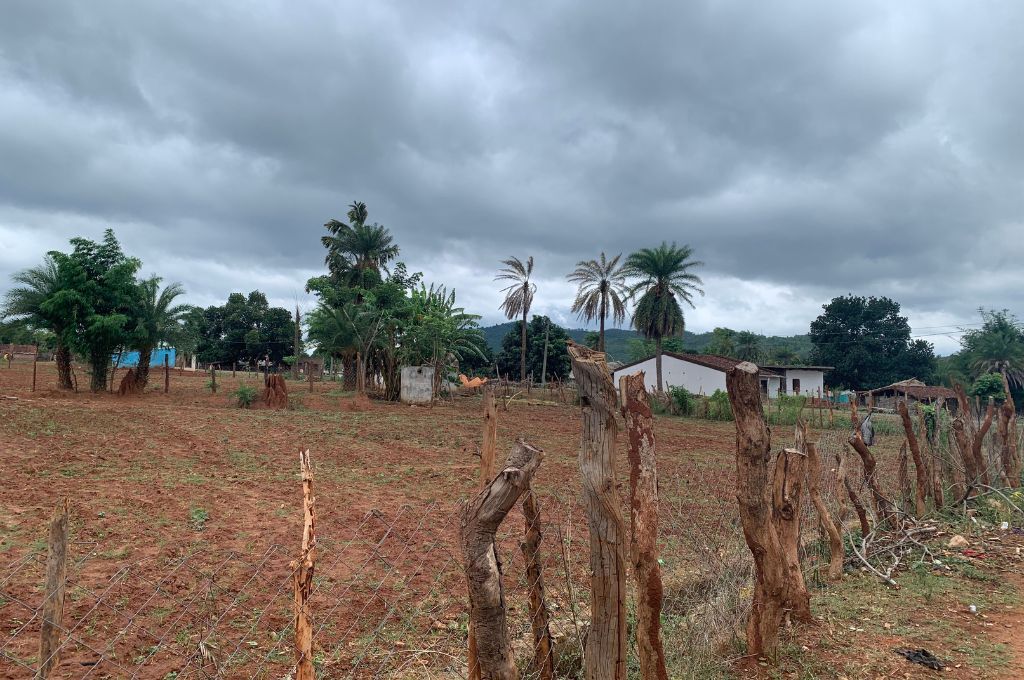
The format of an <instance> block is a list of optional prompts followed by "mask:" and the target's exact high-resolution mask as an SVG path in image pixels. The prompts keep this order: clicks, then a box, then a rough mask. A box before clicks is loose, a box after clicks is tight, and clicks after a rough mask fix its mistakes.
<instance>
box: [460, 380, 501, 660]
mask: <svg viewBox="0 0 1024 680" xmlns="http://www.w3.org/2000/svg"><path fill="white" fill-rule="evenodd" d="M483 390H484V398H483V402H484V432H483V441H482V442H481V444H480V484H479V488H480V489H484V488H486V486H487V485H488V484H490V482H491V480H492V479H494V475H495V470H494V468H495V466H496V465H497V460H496V456H497V453H496V451H497V446H498V408H497V404H496V403H495V401H494V390H493V388H490V387H486V386H485V387H484V388H483ZM467 642H468V668H469V680H479V678H480V664H479V662H478V661H477V650H476V632H475V631H474V630H473V626H472V622H471V623H470V626H469V635H468V640H467Z"/></svg>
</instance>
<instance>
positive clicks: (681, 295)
mask: <svg viewBox="0 0 1024 680" xmlns="http://www.w3.org/2000/svg"><path fill="white" fill-rule="evenodd" d="M692 258H693V249H692V248H690V246H688V245H684V246H677V245H676V244H675V243H673V244H672V245H671V246H670V245H668V244H667V243H664V242H663V243H662V244H661V245H660V246H658V247H657V248H644V249H642V250H638V251H637V252H635V253H633V254H632V255H630V256H629V258H628V259H627V260H626V265H625V273H626V275H627V276H631V277H636V278H638V279H639V280H638V281H637V282H636V283H634V284H633V285H632V286H631V287H630V289H629V297H630V299H634V300H636V303H635V306H634V311H633V327H634V328H635V329H636V330H637V331H639V332H640V333H641V334H642V335H643V336H644V337H646V338H650V339H653V340H654V343H655V357H656V359H655V363H656V367H657V369H656V370H657V375H658V391H659V392H661V391H663V382H662V373H661V355H662V349H663V348H662V345H663V342H664V338H666V337H669V336H680V337H681V336H682V334H683V330H684V327H685V319H684V317H683V309H682V307H681V306H680V302H684V303H686V304H688V305H690V307H693V294H694V293H700V294H701V295H703V294H704V291H703V290H702V289H701V288H700V286H701V285H703V282H702V281H701V280H700V277H699V276H697V275H696V274H694V273H693V270H694V269H696V268H697V267H700V266H702V265H703V263H702V262H699V261H697V260H694V259H692Z"/></svg>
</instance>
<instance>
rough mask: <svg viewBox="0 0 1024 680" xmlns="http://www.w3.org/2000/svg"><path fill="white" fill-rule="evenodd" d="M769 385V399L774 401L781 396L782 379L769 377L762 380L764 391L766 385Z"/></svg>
mask: <svg viewBox="0 0 1024 680" xmlns="http://www.w3.org/2000/svg"><path fill="white" fill-rule="evenodd" d="M765 383H767V384H768V398H769V399H774V398H776V397H777V396H779V386H780V385H781V384H782V378H779V377H774V376H767V377H762V378H761V384H762V389H763V387H764V384H765Z"/></svg>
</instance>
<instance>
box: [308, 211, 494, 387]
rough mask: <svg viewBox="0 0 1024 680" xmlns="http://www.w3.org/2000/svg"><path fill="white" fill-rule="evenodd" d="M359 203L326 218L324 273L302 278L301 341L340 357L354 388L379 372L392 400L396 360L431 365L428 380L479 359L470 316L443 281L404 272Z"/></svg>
mask: <svg viewBox="0 0 1024 680" xmlns="http://www.w3.org/2000/svg"><path fill="white" fill-rule="evenodd" d="M368 217H369V214H368V211H367V208H366V205H365V204H364V203H359V202H356V203H353V204H352V205H351V206H350V208H349V211H348V222H347V223H345V222H341V221H338V220H331V221H330V222H328V223H327V224H326V225H325V227H326V228H327V231H328V235H327V236H324V237H323V239H322V243H323V245H324V247H325V248H326V249H327V255H326V257H325V264H326V265H327V269H328V273H327V274H325V275H323V276H318V277H314V278H312V279H310V280H309V281H308V282H307V284H306V290H307V291H308V292H310V293H313V294H314V295H315V296H316V297H317V306H316V308H315V309H314V310H313V311H312V312H311V313H310V314H309V315H308V317H307V322H308V331H309V339H310V340H311V341H312V342H313V343H315V344H316V346H317V347H318V349H319V351H320V352H321V353H322V354H323V355H324V356H331V357H336V358H337V359H340V360H341V362H342V365H343V366H344V367H345V374H346V376H353V377H354V378H355V380H354V382H355V387H356V390H357V391H358V392H360V393H363V392H365V389H366V380H367V378H375V377H379V378H380V380H381V383H382V386H383V392H384V396H385V398H387V399H397V398H398V395H399V391H400V383H399V381H400V376H401V372H400V368H401V366H402V365H429V366H433V367H434V369H435V370H434V376H435V386H439V385H440V382H441V380H443V379H444V378H451V377H454V372H455V370H457V369H458V368H460V367H461V365H462V364H463V363H472V362H474V361H475V362H481V361H486V360H487V354H486V343H485V342H484V337H483V333H482V332H481V331H480V328H479V325H478V324H477V321H478V319H479V317H478V316H476V315H474V314H469V313H467V312H466V311H465V310H464V309H463V308H462V307H459V306H458V304H457V303H456V300H455V291H454V290H451V291H449V290H448V289H447V288H446V287H445V286H435V285H430V286H427V285H426V284H424V283H423V282H422V280H421V279H422V275H421V274H419V273H415V274H409V273H408V271H407V269H406V267H405V265H404V264H403V263H401V262H397V263H395V264H394V267H393V268H391V266H390V265H391V264H392V262H393V261H394V260H395V259H396V258H397V257H398V254H399V247H398V245H397V244H395V242H394V239H393V237H392V235H391V233H390V231H389V230H388V229H387V228H386V227H384V226H382V225H380V224H376V223H373V224H370V223H368V221H367V220H368Z"/></svg>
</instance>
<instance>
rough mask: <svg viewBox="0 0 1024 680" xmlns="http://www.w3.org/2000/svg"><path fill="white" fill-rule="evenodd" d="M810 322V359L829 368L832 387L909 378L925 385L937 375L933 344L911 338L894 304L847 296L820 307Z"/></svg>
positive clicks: (867, 386) (860, 386)
mask: <svg viewBox="0 0 1024 680" xmlns="http://www.w3.org/2000/svg"><path fill="white" fill-rule="evenodd" d="M823 309H824V312H823V313H822V314H821V315H820V316H819V317H818V318H817V319H815V320H814V321H813V322H812V323H811V330H810V339H811V342H812V343H813V345H814V351H813V354H812V361H813V362H814V363H816V364H824V365H827V366H833V367H834V368H833V370H832V371H831V372H830V373H829V381H830V383H831V384H836V385H845V386H846V387H848V388H850V389H855V390H865V389H873V388H877V387H881V386H884V385H888V384H891V383H894V382H896V381H899V380H905V379H908V378H917V379H919V380H922V381H924V382H929V381H930V380H931V379H932V376H933V374H934V371H935V353H934V350H933V348H932V345H931V344H930V343H928V342H925V341H923V340H914V339H912V338H911V336H910V324H909V323H908V322H907V318H906V317H905V316H901V315H900V305H899V303H898V302H895V301H894V300H891V299H889V298H886V297H861V296H856V295H845V296H840V297H836V298H833V299H832V301H831V302H829V303H828V304H827V305H824V306H823Z"/></svg>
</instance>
